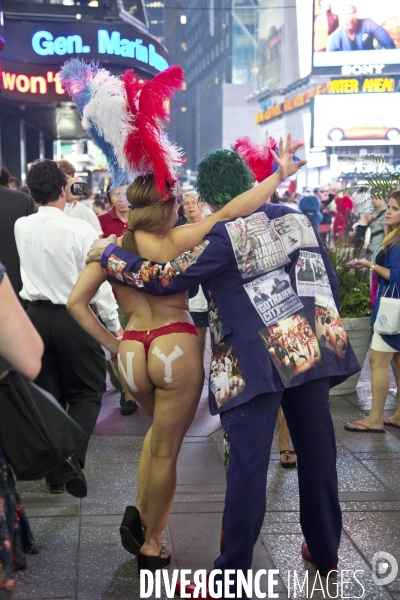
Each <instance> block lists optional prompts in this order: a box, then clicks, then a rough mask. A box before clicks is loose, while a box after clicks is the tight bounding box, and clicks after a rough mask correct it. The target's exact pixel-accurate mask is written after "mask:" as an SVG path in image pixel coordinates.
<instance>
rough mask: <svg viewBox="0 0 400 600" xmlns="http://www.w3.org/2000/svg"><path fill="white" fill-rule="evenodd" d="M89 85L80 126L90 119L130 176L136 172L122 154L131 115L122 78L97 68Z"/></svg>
mask: <svg viewBox="0 0 400 600" xmlns="http://www.w3.org/2000/svg"><path fill="white" fill-rule="evenodd" d="M89 87H90V91H91V99H90V101H89V102H88V104H86V106H85V108H84V110H83V117H82V126H83V127H84V128H85V129H87V128H88V127H89V126H90V124H91V123H92V124H93V125H94V126H95V127H96V128H97V129H98V131H99V133H100V134H101V135H102V136H103V137H104V139H105V140H106V141H107V142H109V143H110V144H111V145H112V146H113V148H114V152H115V155H116V157H117V160H118V163H119V165H120V167H121V168H122V169H123V170H124V171H126V172H127V173H130V175H131V177H133V176H134V175H136V173H134V172H133V171H132V170H131V168H130V166H129V164H128V161H127V159H126V157H125V154H124V145H125V141H126V137H127V135H128V133H129V132H130V131H131V130H132V128H133V126H132V124H131V123H130V122H129V121H130V119H131V117H130V115H129V113H128V111H127V101H126V94H125V88H124V86H123V84H122V81H121V79H120V78H119V77H116V76H114V75H111V74H110V73H108V72H107V71H106V70H105V69H100V71H99V72H98V73H97V74H96V76H95V77H94V78H93V79H92V81H91V82H90V84H89ZM131 177H129V178H131Z"/></svg>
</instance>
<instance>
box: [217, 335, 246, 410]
mask: <svg viewBox="0 0 400 600" xmlns="http://www.w3.org/2000/svg"><path fill="white" fill-rule="evenodd" d="M245 385H246V384H245V381H244V378H243V373H242V370H241V368H240V365H239V360H238V358H237V356H236V355H235V354H234V353H233V349H232V346H231V343H230V341H229V338H226V339H224V340H223V341H222V342H220V343H219V344H217V345H216V346H215V347H214V348H213V349H212V353H211V371H210V390H211V391H212V393H213V394H214V401H215V402H214V403H215V406H216V408H217V409H219V408H220V407H221V406H222V404H226V403H227V402H228V401H229V400H231V398H234V397H236V396H238V395H239V394H240V393H241V392H243V390H244V388H245Z"/></svg>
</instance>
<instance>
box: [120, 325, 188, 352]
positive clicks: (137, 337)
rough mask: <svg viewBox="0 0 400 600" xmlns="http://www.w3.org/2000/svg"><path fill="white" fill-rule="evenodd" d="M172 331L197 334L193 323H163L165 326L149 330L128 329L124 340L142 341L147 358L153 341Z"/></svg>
mask: <svg viewBox="0 0 400 600" xmlns="http://www.w3.org/2000/svg"><path fill="white" fill-rule="evenodd" d="M170 333H191V334H192V335H197V331H196V327H195V326H194V325H193V324H192V323H171V324H170V325H163V327H158V328H157V329H149V330H148V331H136V329H127V330H126V331H124V335H123V336H122V341H125V340H134V341H135V342H141V343H142V344H143V346H144V351H145V353H146V360H147V357H148V354H149V348H150V344H151V342H152V341H153V340H155V339H156V338H158V337H161V336H162V335H169V334H170ZM197 337H198V336H197Z"/></svg>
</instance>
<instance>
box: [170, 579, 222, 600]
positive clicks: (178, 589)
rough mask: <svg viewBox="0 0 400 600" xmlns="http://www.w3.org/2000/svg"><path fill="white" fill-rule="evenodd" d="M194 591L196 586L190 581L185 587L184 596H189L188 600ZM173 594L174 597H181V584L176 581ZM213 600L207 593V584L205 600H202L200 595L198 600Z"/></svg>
mask: <svg viewBox="0 0 400 600" xmlns="http://www.w3.org/2000/svg"><path fill="white" fill-rule="evenodd" d="M195 589H196V584H195V582H194V581H191V582H190V583H189V585H187V586H186V587H185V592H186V594H189V596H188V597H189V598H193V593H194V590H195ZM175 594H176V596H180V595H181V582H180V581H177V583H176V587H175ZM201 599H202V600H214V598H212V596H210V592H209V591H208V584H207V596H206V597H205V598H203V597H202V596H201V595H200V596H199V600H201ZM221 600H224V599H223V598H221Z"/></svg>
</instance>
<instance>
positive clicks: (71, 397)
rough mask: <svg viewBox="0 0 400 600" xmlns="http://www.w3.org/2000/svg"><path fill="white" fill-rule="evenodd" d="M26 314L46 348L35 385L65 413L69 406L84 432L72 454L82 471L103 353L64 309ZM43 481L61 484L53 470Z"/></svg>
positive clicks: (101, 388) (101, 386)
mask: <svg viewBox="0 0 400 600" xmlns="http://www.w3.org/2000/svg"><path fill="white" fill-rule="evenodd" d="M27 313H28V315H29V317H30V319H31V321H32V323H33V324H34V326H35V327H36V329H37V330H38V332H39V334H40V335H41V337H42V339H43V342H44V347H45V350H44V355H43V360H42V369H41V371H40V373H39V375H38V377H37V378H36V380H35V383H37V385H39V386H40V387H42V388H44V389H45V390H47V391H48V392H50V393H51V394H53V396H54V397H55V398H56V399H57V400H58V402H59V403H60V404H61V406H63V407H64V408H65V409H66V408H67V405H68V414H69V416H70V417H72V419H74V420H75V421H76V422H77V423H78V424H79V425H80V426H81V427H82V429H83V430H84V431H85V432H86V437H85V439H84V440H83V442H82V443H81V445H80V446H79V447H78V448H77V449H76V450H75V452H74V454H75V455H76V457H77V458H78V460H79V462H80V463H81V466H82V467H83V466H84V465H85V458H86V452H87V448H88V444H89V439H90V436H91V435H92V433H93V429H94V427H95V425H96V421H97V417H98V416H99V412H100V408H101V399H102V396H103V393H104V392H105V389H106V385H105V377H106V369H105V357H104V352H103V350H102V348H101V346H100V344H99V343H98V342H96V341H95V340H94V339H93V338H92V337H90V335H88V334H87V333H86V332H85V331H83V329H82V328H81V327H79V325H78V324H77V323H76V321H75V320H74V319H73V318H72V317H71V315H70V314H69V313H68V312H67V309H66V308H65V307H54V308H53V307H51V306H43V305H35V304H30V305H29V307H28V310H27ZM46 479H47V480H48V481H49V482H51V483H54V484H58V483H61V482H62V480H61V478H60V475H58V474H57V472H56V470H55V471H52V472H51V473H50V474H49V475H48V476H47V477H46Z"/></svg>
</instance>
